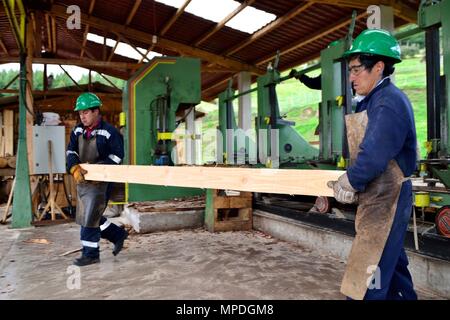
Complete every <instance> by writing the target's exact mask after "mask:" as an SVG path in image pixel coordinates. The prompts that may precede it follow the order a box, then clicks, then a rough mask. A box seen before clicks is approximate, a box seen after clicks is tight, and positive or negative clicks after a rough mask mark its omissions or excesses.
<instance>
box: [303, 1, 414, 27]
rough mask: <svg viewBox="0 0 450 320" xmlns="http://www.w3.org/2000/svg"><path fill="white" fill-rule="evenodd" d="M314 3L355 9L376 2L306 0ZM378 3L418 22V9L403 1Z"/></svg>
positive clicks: (399, 15)
mask: <svg viewBox="0 0 450 320" xmlns="http://www.w3.org/2000/svg"><path fill="white" fill-rule="evenodd" d="M306 1H308V2H312V3H323V4H328V5H335V6H339V7H349V8H354V9H367V7H368V6H370V5H373V4H375V3H374V1H372V0H306ZM376 5H385V6H389V7H392V8H393V9H394V15H396V16H397V17H399V18H402V19H403V20H406V21H408V22H410V23H416V22H417V11H416V10H415V9H413V8H411V7H410V6H408V5H407V4H405V3H402V1H397V0H379V1H378V2H377V3H376Z"/></svg>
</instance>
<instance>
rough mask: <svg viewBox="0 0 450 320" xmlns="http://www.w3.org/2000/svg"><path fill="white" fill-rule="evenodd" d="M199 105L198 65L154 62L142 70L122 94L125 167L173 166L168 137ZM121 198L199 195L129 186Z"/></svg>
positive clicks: (182, 60) (193, 62)
mask: <svg viewBox="0 0 450 320" xmlns="http://www.w3.org/2000/svg"><path fill="white" fill-rule="evenodd" d="M200 102H201V82H200V60H199V59H194V58H181V57H176V58H175V57H174V58H172V57H156V58H154V59H152V60H151V61H150V62H149V63H147V64H145V65H144V66H143V67H141V68H140V69H139V70H138V71H137V72H136V73H135V74H134V75H133V76H132V77H131V78H130V79H129V80H128V81H127V83H126V86H125V90H124V96H123V109H124V110H123V111H124V114H125V119H126V125H125V126H124V128H125V132H124V144H125V159H124V163H125V164H130V165H174V164H176V163H175V162H176V161H174V159H176V149H175V147H176V143H175V138H174V136H173V132H174V131H175V129H176V128H177V126H178V125H179V123H180V114H181V115H183V114H185V112H184V110H192V108H194V107H195V105H197V104H199V103H200ZM194 110H195V109H194ZM194 112H195V111H194ZM177 115H178V118H177ZM125 193H126V200H127V201H146V200H166V199H173V198H179V197H187V196H193V195H199V194H203V193H204V191H203V190H200V189H194V188H178V187H160V186H154V185H141V184H128V185H127V186H126V189H125Z"/></svg>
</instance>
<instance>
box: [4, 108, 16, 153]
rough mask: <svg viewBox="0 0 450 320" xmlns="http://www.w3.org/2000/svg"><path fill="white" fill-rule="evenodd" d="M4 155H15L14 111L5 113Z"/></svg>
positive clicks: (5, 111)
mask: <svg viewBox="0 0 450 320" xmlns="http://www.w3.org/2000/svg"><path fill="white" fill-rule="evenodd" d="M3 126H4V128H3V130H4V133H5V135H4V155H5V156H8V155H9V156H13V155H14V111H13V110H4V111H3Z"/></svg>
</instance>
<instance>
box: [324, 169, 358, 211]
mask: <svg viewBox="0 0 450 320" xmlns="http://www.w3.org/2000/svg"><path fill="white" fill-rule="evenodd" d="M327 186H328V187H329V188H332V189H333V192H334V197H335V198H336V200H337V201H339V202H340V203H346V204H351V203H356V202H358V194H357V192H358V191H357V190H355V189H354V188H353V187H352V185H351V184H350V181H349V180H348V176H347V173H344V174H343V175H341V176H340V177H339V178H338V180H337V181H328V183H327Z"/></svg>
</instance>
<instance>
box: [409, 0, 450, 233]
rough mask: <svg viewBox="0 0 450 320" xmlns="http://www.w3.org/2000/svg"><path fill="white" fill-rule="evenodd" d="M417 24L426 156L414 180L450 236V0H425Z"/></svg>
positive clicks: (426, 207) (423, 205) (421, 204)
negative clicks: (421, 42)
mask: <svg viewBox="0 0 450 320" xmlns="http://www.w3.org/2000/svg"><path fill="white" fill-rule="evenodd" d="M418 24H419V28H420V29H421V30H422V31H424V32H425V47H426V80H427V142H426V145H425V147H426V151H427V156H426V159H423V160H420V173H419V175H420V177H422V178H423V180H422V181H423V183H421V184H414V191H415V205H416V209H419V210H418V211H419V212H420V211H421V212H422V213H424V214H425V215H427V214H426V213H427V212H428V213H431V214H435V218H434V221H435V224H436V229H437V231H438V232H439V233H440V234H442V235H444V236H446V237H448V238H450V168H449V164H450V130H449V121H450V81H449V75H450V0H444V1H422V3H421V5H420V8H419V12H418ZM441 44H442V47H441ZM441 48H442V56H443V59H442V62H443V68H441ZM441 70H443V73H441V72H442V71H441ZM422 218H424V217H423V216H422Z"/></svg>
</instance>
